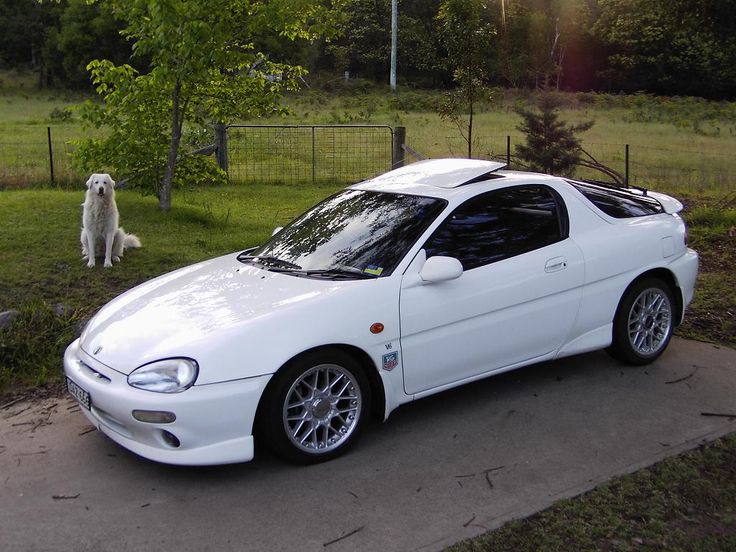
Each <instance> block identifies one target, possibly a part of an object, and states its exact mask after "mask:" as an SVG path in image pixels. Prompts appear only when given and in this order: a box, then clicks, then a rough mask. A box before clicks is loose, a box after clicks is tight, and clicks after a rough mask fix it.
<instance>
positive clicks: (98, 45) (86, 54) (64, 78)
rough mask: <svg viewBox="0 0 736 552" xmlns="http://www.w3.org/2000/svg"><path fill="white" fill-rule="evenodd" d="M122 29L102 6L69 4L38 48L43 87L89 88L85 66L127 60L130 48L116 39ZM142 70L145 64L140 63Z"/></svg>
mask: <svg viewBox="0 0 736 552" xmlns="http://www.w3.org/2000/svg"><path fill="white" fill-rule="evenodd" d="M121 29H122V25H121V23H120V21H118V20H116V19H115V17H114V16H113V15H112V14H111V13H110V12H109V10H108V9H107V7H106V5H105V4H103V3H95V4H89V3H88V2H87V1H86V0H69V2H68V5H67V6H66V7H65V8H64V11H63V12H62V14H61V17H60V19H59V26H58V29H57V28H56V27H48V28H47V29H46V37H45V42H44V45H43V48H42V57H43V65H44V75H43V80H44V82H45V84H48V85H53V86H64V87H68V88H89V86H90V81H89V77H90V75H89V71H87V64H88V63H89V62H90V61H92V60H93V59H97V58H104V59H109V60H111V61H113V62H114V63H124V62H126V61H128V60H129V58H130V54H131V50H130V45H129V44H128V43H127V42H126V41H125V40H124V39H123V37H122V36H120V31H121ZM141 65H142V66H145V63H141Z"/></svg>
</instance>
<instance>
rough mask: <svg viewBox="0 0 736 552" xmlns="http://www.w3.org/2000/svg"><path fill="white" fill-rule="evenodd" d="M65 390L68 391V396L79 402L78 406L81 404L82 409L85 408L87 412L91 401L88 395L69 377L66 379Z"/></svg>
mask: <svg viewBox="0 0 736 552" xmlns="http://www.w3.org/2000/svg"><path fill="white" fill-rule="evenodd" d="M66 390H67V391H69V394H70V395H71V396H72V397H74V398H75V399H77V400H78V401H79V404H81V405H82V406H83V407H84V408H86V409H87V410H89V409H90V405H91V404H92V401H91V400H90V397H89V393H88V392H87V391H85V390H84V389H82V388H81V387H79V386H78V385H77V384H76V383H74V381H72V379H71V378H69V377H67V378H66Z"/></svg>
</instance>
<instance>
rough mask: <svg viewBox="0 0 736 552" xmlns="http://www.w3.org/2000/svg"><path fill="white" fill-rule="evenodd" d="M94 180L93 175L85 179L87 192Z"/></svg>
mask: <svg viewBox="0 0 736 552" xmlns="http://www.w3.org/2000/svg"><path fill="white" fill-rule="evenodd" d="M94 178H95V175H94V174H93V175H91V176H90V177H89V178H88V179H87V189H88V190H89V187H90V186H91V185H92V181H93V180H94Z"/></svg>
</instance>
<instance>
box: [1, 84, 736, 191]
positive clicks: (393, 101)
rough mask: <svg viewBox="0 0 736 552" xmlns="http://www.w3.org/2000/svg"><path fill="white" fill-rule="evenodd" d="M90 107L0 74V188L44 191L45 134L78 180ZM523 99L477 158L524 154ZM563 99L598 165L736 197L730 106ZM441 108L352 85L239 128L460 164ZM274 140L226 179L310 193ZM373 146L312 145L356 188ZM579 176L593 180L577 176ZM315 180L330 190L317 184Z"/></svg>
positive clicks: (501, 99)
mask: <svg viewBox="0 0 736 552" xmlns="http://www.w3.org/2000/svg"><path fill="white" fill-rule="evenodd" d="M531 96H533V94H531ZM86 98H88V96H83V95H80V94H72V93H68V92H54V91H40V90H37V89H35V88H34V87H33V78H32V76H28V75H25V76H23V75H21V76H19V75H17V74H14V75H8V74H3V73H0V187H3V186H5V187H27V186H28V185H31V184H33V185H39V184H40V185H48V183H49V179H50V174H49V154H48V140H47V130H46V129H47V127H51V129H52V143H53V150H54V167H55V178H56V181H57V183H61V184H62V185H69V184H72V183H74V182H76V181H78V180H80V179H81V175H79V174H77V173H76V171H75V170H74V167H73V165H72V163H71V160H70V158H69V154H70V153H71V151H72V149H73V148H72V146H70V145H69V141H71V140H75V139H79V138H81V137H83V136H84V131H83V129H82V127H81V124H80V121H79V120H78V118H77V115H76V114H75V112H74V110H73V108H74V106H75V105H76V104H78V103H79V102H81V101H82V100H84V99H86ZM529 99H530V93H529V92H525V91H498V92H496V93H495V94H494V96H493V97H492V99H491V100H490V101H488V102H486V103H484V104H483V105H481V106H480V109H479V112H478V114H477V117H476V121H475V136H476V139H477V141H476V144H475V148H474V151H475V152H476V155H477V156H479V157H499V156H504V155H505V152H506V136H507V135H509V136H511V141H512V149H513V144H518V143H520V142H521V140H522V136H521V134H520V132H519V131H518V130H516V126H517V125H518V124H519V120H520V118H519V116H518V115H516V114H515V113H514V111H513V110H514V107H515V106H517V105H519V104H522V103H524V102H526V101H528V100H529ZM560 99H561V102H562V104H563V108H562V116H563V117H564V118H565V119H566V120H569V121H571V122H575V121H582V120H588V119H592V120H594V121H595V125H594V126H593V128H592V129H591V130H589V131H588V132H586V133H585V134H584V135H583V140H584V147H585V149H586V151H588V152H589V153H591V154H592V155H593V156H594V157H596V158H597V159H598V160H600V161H602V162H604V163H606V164H608V165H610V166H611V167H612V168H614V169H616V170H618V171H619V172H621V173H623V172H624V147H625V144H629V145H630V177H631V182H632V183H633V184H638V185H644V186H649V187H652V188H657V189H661V190H663V191H668V192H679V191H689V192H695V191H699V190H706V189H707V190H714V189H715V190H721V191H728V190H734V189H736V158H735V157H734V156H733V151H735V150H736V103H727V102H712V101H706V100H702V99H697V98H655V97H651V96H647V95H634V96H623V95H622V96H617V95H610V94H592V93H586V94H583V93H579V94H560ZM440 100H441V93H439V92H433V91H414V90H410V89H403V90H400V92H399V94H398V95H393V94H391V93H389V92H388V90H384V89H382V88H377V87H375V86H367V85H364V84H363V83H360V82H356V83H353V84H351V85H348V86H344V85H343V86H340V87H338V88H337V89H336V90H335V91H333V92H331V93H327V92H324V91H322V90H313V89H310V90H304V91H302V92H300V93H298V94H293V95H290V96H287V97H286V98H285V103H286V104H287V105H288V106H289V107H290V108H291V112H292V113H291V115H289V116H287V117H283V118H282V117H279V118H271V119H257V120H249V121H241V122H243V123H248V124H310V125H312V124H338V125H340V124H379V125H391V126H394V127H395V126H404V127H406V129H407V143H408V145H409V146H410V147H411V148H413V149H414V150H416V151H417V152H419V153H421V154H422V155H424V156H427V157H441V156H463V155H464V154H465V152H466V146H465V144H464V142H463V139H462V137H461V135H460V133H459V131H458V129H457V128H456V127H455V126H454V125H452V124H451V123H449V122H447V121H443V120H442V119H440V117H439V116H438V115H437V111H436V108H437V105H438V103H439V102H440ZM301 134H304V132H301ZM307 134H308V133H307ZM273 140H274V139H273V136H271V135H269V134H264V136H262V137H257V136H254V135H252V134H251V135H248V136H247V139H246V137H243V136H242V135H240V136H239V135H238V133H237V132H233V136H232V139H231V144H230V150H231V162H230V165H231V173H232V176H233V179H234V180H235V181H238V180H240V179H247V180H249V181H253V180H259V179H260V180H261V181H263V180H265V179H266V178H265V177H266V176H268V180H271V181H277V180H282V181H286V182H303V183H311V180H312V171H311V166H310V163H309V160H308V159H305V160H304V162H302V163H300V162H299V157H300V156H301V157H305V158H309V157H310V155H311V154H312V150H311V143H310V136H307V135H306V134H304V136H300V137H295V136H293V135H291V134H289V135H288V138H282V139H281V140H280V141H279V142H278V143H277V142H274V141H273ZM373 140H375V138H370V139H369V143H367V144H366V145H356V146H355V147H354V148H353V147H352V146H350V145H347V146H345V147H346V148H347V149H348V150H349V151H348V153H341V151H343V150H341V149H340V144H339V142H340V136H339V135H338V137H337V142H338V144H337V149H334V148H332V147H328V146H319V145H318V148H317V150H318V151H317V153H318V156H319V155H320V154H321V155H322V157H323V158H324V159H326V161H329V162H332V163H333V164H334V162H337V163H340V162H341V156H342V155H347V156H350V155H353V156H354V157H355V158H356V160H354V161H351V160H349V159H348V160H346V161H343V162H342V165H343V166H341V167H340V168H339V170H338V171H337V172H334V171H333V172H330V173H327V174H329V176H328V178H332V179H333V180H334V178H333V176H334V177H336V178H337V179H340V181H341V182H343V183H347V182H349V181H351V180H355V179H356V178H363V177H364V176H365V175H361V174H360V171H359V170H358V171H357V172H356V171H354V170H351V168H350V166H349V164H350V163H358V162H360V163H363V164H364V163H365V162H366V161H365V159H366V158H369V157H371V156H374V157H375V156H380V159H386V157H385V152H383V151H380V152H376V149H377V148H379V146H378V145H376V144H374V143H373V142H372V141H373ZM274 144H276V146H274ZM280 147H284V148H287V150H288V152H289V154H290V155H287V156H285V155H284V154H283V151H287V150H283V149H279V148H280ZM380 147H383V146H380ZM320 148H321V151H320ZM351 148H352V149H351ZM333 149H334V151H333ZM343 149H344V148H343ZM245 155H250V156H251V157H257V159H255V160H253V159H251V161H252V162H253V163H254V164H255V165H254V166H255V167H256V168H257V171H259V172H257V173H253V172H252V171H251V174H249V175H246V176H243V174H244V172H243V170H240V169H239V168H238V167H239V166H240V165H243V163H244V158H243V156H245ZM358 160H360V161H358ZM287 161H288V162H287ZM388 164H390V162H389V161H381V160H379V161H378V164H377V165H376V167H378V168H377V169H375V170H376V171H379V172H380V171H382V170H385V169H387V168H388ZM323 165H325V163H323ZM355 175H357V176H355ZM579 176H586V177H600V174H599V173H598V174H596V173H591V172H581V173H580V175H579ZM119 178H120V177H119ZM317 180H320V181H324V180H325V178H324V177H322V178H320V175H319V174H318V175H317Z"/></svg>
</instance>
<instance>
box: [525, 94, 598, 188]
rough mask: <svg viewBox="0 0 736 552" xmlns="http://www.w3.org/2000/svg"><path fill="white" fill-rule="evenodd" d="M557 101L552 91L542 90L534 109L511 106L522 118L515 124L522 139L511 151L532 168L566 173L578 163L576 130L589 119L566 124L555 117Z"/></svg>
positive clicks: (587, 124)
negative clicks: (517, 124) (523, 136)
mask: <svg viewBox="0 0 736 552" xmlns="http://www.w3.org/2000/svg"><path fill="white" fill-rule="evenodd" d="M559 105H560V104H559V101H558V100H557V99H556V98H555V97H554V96H553V95H551V94H545V95H543V96H542V97H541V98H540V100H539V102H538V103H537V109H526V108H521V107H520V108H517V109H516V110H515V111H516V113H518V114H519V115H520V116H521V118H522V123H521V124H520V125H519V126H518V127H516V128H517V129H518V130H520V131H521V132H523V133H524V135H525V136H526V143H524V144H518V145H517V146H516V148H515V151H516V155H517V156H518V157H519V158H520V159H521V160H523V161H525V162H527V163H528V164H529V168H530V169H531V170H533V171H537V172H544V173H547V174H557V175H564V176H569V175H571V174H572V172H573V171H574V169H575V166H576V165H577V164H579V163H580V157H581V153H582V149H581V141H580V138H578V137H577V134H579V133H581V132H585V131H586V130H588V129H589V128H590V127H592V126H593V121H585V122H583V123H579V124H577V125H570V124H567V123H566V122H565V121H561V120H560V118H559V110H558V108H559Z"/></svg>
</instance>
